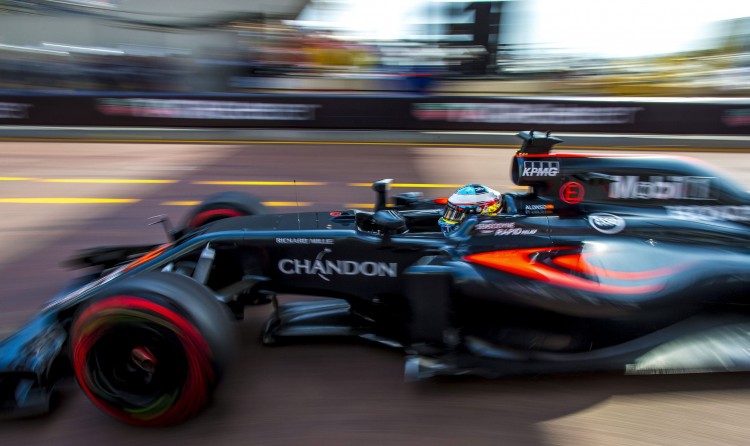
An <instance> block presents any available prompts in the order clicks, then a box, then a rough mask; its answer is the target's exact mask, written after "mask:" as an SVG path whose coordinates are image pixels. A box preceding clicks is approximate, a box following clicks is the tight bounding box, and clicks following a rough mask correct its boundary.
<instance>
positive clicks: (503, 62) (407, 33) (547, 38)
mask: <svg viewBox="0 0 750 446" xmlns="http://www.w3.org/2000/svg"><path fill="white" fill-rule="evenodd" d="M0 89H4V90H13V91H20V90H47V91H49V90H53V91H130V92H132V91H152V92H181V93H189V92H213V93H217V92H233V93H241V92H248V93H259V92H279V93H284V92H294V93H299V92H308V91H309V92H331V93H338V92H344V93H351V92H376V93H377V92H411V93H414V92H416V93H425V94H461V95H471V94H476V95H487V94H493V95H537V94H544V95H551V94H552V95H595V96H596V95H634V96H743V97H744V96H748V95H750V3H748V2H747V1H745V0H713V1H711V2H685V1H677V0H651V1H647V0H630V1H624V0H608V1H596V0H505V1H472V2H468V1H452V0H379V1H368V0H256V1H247V0H245V1H243V0H214V1H211V2H207V1H199V0H181V1H179V2H177V1H175V2H166V1H147V0H66V1H63V0H38V1H23V0H0Z"/></svg>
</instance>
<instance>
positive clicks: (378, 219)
mask: <svg viewBox="0 0 750 446" xmlns="http://www.w3.org/2000/svg"><path fill="white" fill-rule="evenodd" d="M372 221H373V222H375V224H376V225H378V227H380V228H383V229H384V230H385V231H384V232H385V233H386V234H396V233H399V232H404V231H406V230H407V229H408V228H407V226H406V219H404V217H403V216H402V215H401V214H399V213H398V212H396V211H389V210H380V211H377V212H375V214H374V215H373V216H372Z"/></svg>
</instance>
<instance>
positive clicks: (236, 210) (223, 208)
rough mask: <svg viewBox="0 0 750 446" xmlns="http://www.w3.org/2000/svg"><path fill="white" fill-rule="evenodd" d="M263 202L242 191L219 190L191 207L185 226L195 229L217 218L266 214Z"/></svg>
mask: <svg viewBox="0 0 750 446" xmlns="http://www.w3.org/2000/svg"><path fill="white" fill-rule="evenodd" d="M267 213H268V212H267V210H266V208H265V206H263V203H261V202H260V200H258V199H257V198H255V197H253V196H252V195H249V194H246V193H243V192H220V193H218V194H214V195H211V196H209V197H207V198H206V199H205V200H204V201H203V202H202V203H201V204H199V205H198V206H196V207H195V208H194V209H192V210H191V211H190V212H189V213H188V215H187V218H186V219H185V225H184V226H185V228H187V229H195V228H199V227H201V226H203V225H206V224H208V223H212V222H214V221H217V220H223V219H225V218H231V217H243V216H247V215H262V214H267Z"/></svg>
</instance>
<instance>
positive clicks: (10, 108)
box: [0, 102, 31, 119]
mask: <svg viewBox="0 0 750 446" xmlns="http://www.w3.org/2000/svg"><path fill="white" fill-rule="evenodd" d="M30 108H31V104H21V103H18V102H0V119H26V118H28V117H29V109H30Z"/></svg>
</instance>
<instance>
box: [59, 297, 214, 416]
mask: <svg viewBox="0 0 750 446" xmlns="http://www.w3.org/2000/svg"><path fill="white" fill-rule="evenodd" d="M72 339H73V365H74V369H75V374H76V378H77V380H78V382H79V384H80V385H81V387H82V389H83V390H84V392H85V393H86V394H87V396H88V397H89V398H90V399H91V400H92V401H93V402H94V403H95V404H96V405H97V406H98V407H100V408H101V409H103V410H104V411H105V412H107V413H108V414H110V415H111V416H113V417H115V418H117V419H119V420H121V421H125V422H127V423H131V424H142V425H167V424H174V423H178V422H180V421H183V420H184V419H187V418H189V417H191V416H193V415H195V414H196V413H197V412H198V411H199V410H200V409H201V408H202V407H203V406H204V405H205V404H206V401H207V399H208V395H209V393H210V389H211V387H212V386H213V385H214V384H215V373H214V370H213V367H212V362H211V353H210V348H209V346H208V344H206V342H205V340H204V339H203V337H202V336H201V335H200V333H199V332H198V330H197V329H196V328H195V327H193V325H192V324H190V323H189V322H188V321H187V320H185V319H184V318H183V317H182V316H180V315H179V314H178V313H176V312H174V311H173V310H171V309H168V308H165V307H163V306H161V305H159V304H157V303H154V302H152V301H150V300H147V299H143V298H138V297H132V296H118V297H111V298H106V299H104V300H102V301H99V302H96V303H95V304H93V305H91V306H90V307H88V308H87V309H86V310H85V311H84V312H83V313H82V315H81V316H80V317H79V318H78V319H77V321H76V323H75V326H74V329H73V336H72Z"/></svg>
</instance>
